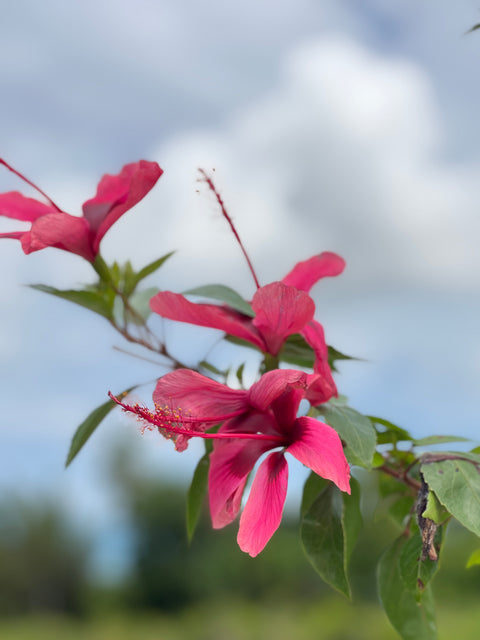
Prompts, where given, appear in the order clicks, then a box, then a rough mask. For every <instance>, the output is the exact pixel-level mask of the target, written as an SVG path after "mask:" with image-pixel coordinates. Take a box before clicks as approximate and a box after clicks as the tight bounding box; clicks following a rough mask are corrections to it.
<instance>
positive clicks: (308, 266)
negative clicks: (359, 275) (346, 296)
mask: <svg viewBox="0 0 480 640" xmlns="http://www.w3.org/2000/svg"><path fill="white" fill-rule="evenodd" d="M344 269H345V260H344V259H343V258H341V257H340V256H339V255H337V254H336V253H332V252H331V251H324V252H323V253H320V254H318V255H316V256H313V257H312V258H309V259H308V260H304V261H303V262H298V263H297V264H296V265H295V266H294V267H293V269H292V270H291V271H290V273H288V274H287V275H286V276H285V278H283V279H282V282H283V283H284V284H286V285H289V286H290V287H295V288H296V289H299V290H301V291H310V289H311V288H312V287H313V285H314V284H315V283H316V282H318V281H319V280H320V279H321V278H327V277H333V276H338V275H340V274H341V273H342V271H343V270H344Z"/></svg>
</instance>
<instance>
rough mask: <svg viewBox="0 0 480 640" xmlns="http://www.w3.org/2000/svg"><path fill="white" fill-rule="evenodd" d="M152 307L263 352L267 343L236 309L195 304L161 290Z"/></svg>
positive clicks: (177, 294)
mask: <svg viewBox="0 0 480 640" xmlns="http://www.w3.org/2000/svg"><path fill="white" fill-rule="evenodd" d="M150 308H151V310H152V311H154V312H155V313H158V314H159V315H161V316H162V317H163V318H168V319H169V320H177V321H178V322H188V323H190V324H195V325H197V326H200V327H210V328H211V329H220V330H221V331H225V333H228V334H230V335H232V336H236V337H237V338H242V339H243V340H247V341H248V342H251V343H252V344H254V345H255V346H257V347H258V348H259V349H261V350H262V351H264V350H265V343H264V341H263V340H262V338H261V336H260V335H259V333H258V331H257V330H256V329H255V327H253V326H252V321H251V319H250V318H248V317H247V316H244V315H243V314H241V313H238V312H237V311H233V309H228V308H226V307H220V306H217V305H215V304H195V303H193V302H190V301H189V300H187V299H186V298H185V297H184V296H182V295H180V294H179V293H172V292H171V291H161V292H160V293H157V295H156V296H153V298H152V299H151V300H150Z"/></svg>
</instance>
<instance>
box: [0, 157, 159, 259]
mask: <svg viewBox="0 0 480 640" xmlns="http://www.w3.org/2000/svg"><path fill="white" fill-rule="evenodd" d="M0 163H1V164H3V165H4V166H5V167H7V169H9V170H10V171H13V173H15V174H16V175H18V176H19V177H20V178H22V179H23V180H24V181H25V182H27V183H28V184H30V185H31V186H33V187H34V188H35V189H36V190H37V191H39V192H40V193H41V194H42V195H43V196H44V197H45V199H46V200H47V202H46V203H44V202H41V201H39V200H35V199H33V198H27V197H25V196H23V195H22V194H21V193H19V192H18V191H10V192H8V193H2V194H0V215H2V216H6V217H8V218H15V219H16V220H21V221H23V222H31V227H30V229H29V230H28V231H14V232H11V233H0V237H2V238H15V239H16V240H20V242H21V245H22V249H23V251H24V252H25V253H32V251H39V250H40V249H45V248H46V247H57V248H58V249H63V250H65V251H70V252H71V253H75V254H77V255H79V256H82V258H85V259H86V260H88V261H89V262H93V261H94V260H95V258H96V256H97V254H98V252H99V246H100V241H101V240H102V238H103V236H104V235H105V233H106V232H107V231H108V230H109V229H110V227H111V226H112V225H113V224H114V223H115V222H116V221H117V220H118V219H119V218H120V216H122V215H123V214H124V213H125V212H126V211H128V210H129V209H131V208H132V207H133V206H135V205H136V204H137V203H138V202H140V200H141V199H142V198H143V197H144V196H145V195H146V194H147V193H148V192H149V191H150V189H151V188H152V187H153V186H154V184H155V183H156V182H157V180H158V178H159V177H160V176H161V175H162V173H163V171H162V169H161V168H160V167H159V166H158V164H157V163H156V162H147V161H146V160H140V161H139V162H133V163H131V164H127V165H125V166H124V167H123V169H122V170H121V172H120V173H119V174H118V175H115V176H111V175H105V176H103V178H102V179H101V180H100V182H99V184H98V187H97V193H96V195H95V197H94V198H91V199H90V200H87V201H86V202H84V204H83V207H82V208H83V216H82V217H78V216H72V215H70V214H69V213H66V212H64V211H62V210H61V209H60V208H59V207H58V206H57V205H56V204H55V203H54V202H53V200H51V199H50V198H49V197H48V196H46V195H45V194H44V193H43V191H41V189H39V188H38V187H36V186H35V185H34V184H33V183H32V182H30V181H29V180H27V179H26V178H24V176H22V175H21V174H20V173H18V171H16V170H15V169H12V167H10V165H8V164H7V163H6V162H5V161H4V160H1V159H0Z"/></svg>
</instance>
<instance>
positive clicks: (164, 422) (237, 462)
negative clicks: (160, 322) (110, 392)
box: [117, 369, 350, 556]
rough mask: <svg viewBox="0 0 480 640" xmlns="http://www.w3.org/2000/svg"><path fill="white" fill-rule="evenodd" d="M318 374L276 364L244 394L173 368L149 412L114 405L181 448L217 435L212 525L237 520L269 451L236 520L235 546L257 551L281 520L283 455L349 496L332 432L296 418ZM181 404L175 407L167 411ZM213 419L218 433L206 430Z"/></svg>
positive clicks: (284, 474)
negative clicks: (248, 485)
mask: <svg viewBox="0 0 480 640" xmlns="http://www.w3.org/2000/svg"><path fill="white" fill-rule="evenodd" d="M316 377H317V375H316V374H306V373H304V372H301V371H295V370H292V369H276V370H274V371H270V372H268V373H266V374H264V375H263V376H262V377H261V379H260V380H259V381H258V382H257V383H255V384H254V385H252V387H251V388H250V389H249V390H248V391H244V390H235V389H230V388H228V387H226V386H225V385H223V384H220V383H218V382H215V381H213V380H210V379H209V378H206V377H204V376H202V375H200V374H199V373H196V372H194V371H190V370H178V371H175V372H173V373H169V374H167V375H165V376H163V378H161V379H160V380H159V381H158V383H157V387H156V389H155V391H154V394H153V399H154V402H155V408H156V410H155V412H150V411H149V410H147V409H145V408H142V407H140V406H139V405H135V406H130V405H126V404H123V403H120V402H119V404H121V406H122V407H123V408H124V409H126V410H127V411H131V412H133V413H135V414H137V415H138V416H139V417H140V418H142V419H143V420H146V421H147V422H148V423H149V424H151V425H154V426H155V427H156V428H158V430H159V431H160V432H161V433H162V434H163V435H166V436H167V437H173V438H174V439H176V446H177V448H179V449H184V448H185V447H186V445H187V440H188V439H189V438H190V437H193V436H199V437H202V438H212V439H214V440H215V442H214V448H213V452H212V453H211V455H210V472H209V498H210V513H211V517H212V523H213V527H214V528H216V529H218V528H221V527H224V526H225V525H227V524H229V523H230V522H232V521H233V520H234V519H235V517H236V516H237V514H238V512H239V510H240V506H241V499H242V494H243V491H244V489H245V484H246V482H247V478H248V475H249V473H250V472H251V471H252V469H253V467H254V466H255V464H256V462H257V461H258V459H259V458H260V457H261V456H262V455H263V454H264V453H266V452H268V451H271V450H272V449H274V450H275V451H273V452H272V453H270V454H269V455H268V456H267V457H266V458H265V460H263V462H262V463H261V465H260V466H259V468H258V471H257V473H256V475H255V479H254V481H253V484H252V487H251V490H250V495H249V497H248V500H247V503H246V505H245V508H244V510H243V513H242V515H241V518H240V527H239V532H238V538H237V540H238V544H239V546H240V548H241V549H242V551H245V552H247V553H249V554H250V555H251V556H256V555H257V554H258V553H260V551H262V549H263V548H264V547H265V545H266V544H267V542H268V541H269V540H270V538H271V537H272V535H273V533H274V532H275V531H276V529H277V528H278V526H279V525H280V521H281V518H282V511H283V505H284V502H285V498H286V492H287V483H288V465H287V462H286V459H285V455H284V454H285V453H287V452H288V453H290V454H291V455H292V456H293V457H294V458H296V459H297V460H299V461H300V462H301V463H303V464H304V465H306V466H307V467H309V468H310V469H312V471H314V472H315V473H317V474H318V475H319V476H322V477H323V478H326V479H328V480H332V481H333V482H334V483H335V484H336V485H337V486H338V487H339V489H341V490H342V491H346V492H348V493H350V485H349V478H350V470H349V466H348V463H347V460H346V458H345V455H344V453H343V448H342V443H341V440H340V438H339V436H338V434H337V433H336V431H335V430H334V429H332V427H329V426H328V425H326V424H323V423H322V422H319V421H318V420H316V419H314V418H309V417H306V416H304V417H300V418H298V417H297V413H298V408H299V404H300V401H301V400H302V398H304V397H305V395H306V391H307V390H308V387H309V385H310V384H312V383H315V378H316ZM117 402H118V401H117ZM179 406H181V407H182V409H181V410H178V409H173V408H172V407H179ZM219 422H221V423H222V424H221V426H220V429H219V430H218V432H217V433H215V434H213V433H205V429H206V428H208V427H210V426H212V425H214V424H218V423H219ZM280 447H281V450H278V449H279V448H280Z"/></svg>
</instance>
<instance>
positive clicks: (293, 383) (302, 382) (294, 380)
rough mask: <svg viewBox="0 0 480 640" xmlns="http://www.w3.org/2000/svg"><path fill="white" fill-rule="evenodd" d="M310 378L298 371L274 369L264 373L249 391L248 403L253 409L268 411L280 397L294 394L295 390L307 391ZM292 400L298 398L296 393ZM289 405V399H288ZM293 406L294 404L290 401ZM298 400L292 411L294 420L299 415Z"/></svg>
mask: <svg viewBox="0 0 480 640" xmlns="http://www.w3.org/2000/svg"><path fill="white" fill-rule="evenodd" d="M307 380H308V376H307V374H306V373H305V372H303V371H298V370H297V369H274V370H273V371H268V372H267V373H264V374H263V376H262V377H261V378H260V380H259V381H258V382H255V383H254V384H253V385H252V386H251V387H250V389H249V391H248V401H249V403H250V405H251V406H252V407H255V408H257V409H260V410H262V411H266V410H267V409H268V408H269V407H270V406H271V405H272V403H273V402H275V400H278V398H280V396H282V395H283V394H285V393H286V392H287V393H288V392H289V391H291V392H293V391H294V390H295V389H306V386H307ZM292 398H296V394H295V393H294V394H293V396H292ZM287 403H288V398H287ZM290 403H291V404H294V403H293V402H292V400H290ZM299 403H300V400H298V402H297V404H296V406H295V408H294V409H293V410H292V411H293V415H292V417H291V420H293V419H294V418H295V417H296V415H297V410H298V404H299Z"/></svg>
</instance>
